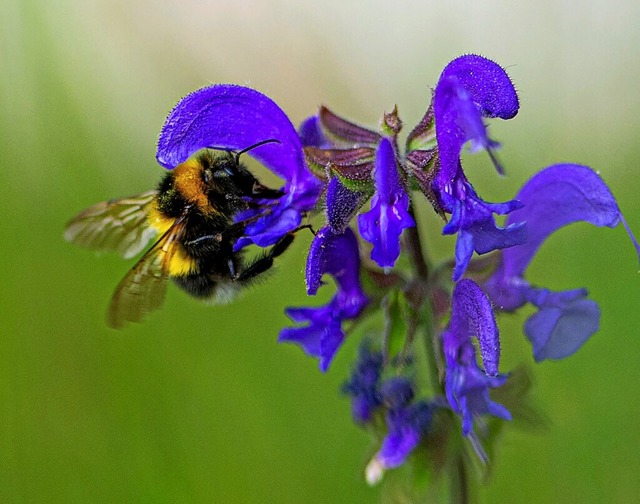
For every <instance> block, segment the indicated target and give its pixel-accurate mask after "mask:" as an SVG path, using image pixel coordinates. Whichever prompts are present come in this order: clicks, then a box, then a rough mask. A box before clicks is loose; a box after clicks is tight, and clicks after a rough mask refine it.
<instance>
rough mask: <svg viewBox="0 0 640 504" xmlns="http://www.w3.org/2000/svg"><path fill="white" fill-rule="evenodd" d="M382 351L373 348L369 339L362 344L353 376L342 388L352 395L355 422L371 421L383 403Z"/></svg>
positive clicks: (352, 410) (352, 411)
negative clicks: (380, 388)
mask: <svg viewBox="0 0 640 504" xmlns="http://www.w3.org/2000/svg"><path fill="white" fill-rule="evenodd" d="M382 363H383V359H382V352H378V351H374V350H372V349H371V344H370V342H369V341H367V340H365V341H364V342H363V344H361V345H360V350H359V352H358V361H357V362H356V366H355V367H354V369H353V370H352V372H351V378H350V379H349V381H348V382H346V383H345V384H344V385H343V387H342V390H343V392H345V393H347V394H349V395H350V396H351V413H352V416H353V419H354V421H355V422H357V423H359V424H364V423H367V422H369V421H371V419H372V417H373V413H374V411H375V410H376V409H378V408H379V407H380V405H381V404H382V399H381V397H380V392H379V391H378V385H379V382H380V377H381V375H382Z"/></svg>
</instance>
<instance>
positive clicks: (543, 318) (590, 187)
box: [485, 164, 640, 361]
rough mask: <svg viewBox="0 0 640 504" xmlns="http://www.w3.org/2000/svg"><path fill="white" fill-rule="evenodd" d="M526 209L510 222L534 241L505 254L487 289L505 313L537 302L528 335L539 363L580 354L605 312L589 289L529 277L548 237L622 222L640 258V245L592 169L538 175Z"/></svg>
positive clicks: (526, 189)
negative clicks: (538, 283) (578, 226)
mask: <svg viewBox="0 0 640 504" xmlns="http://www.w3.org/2000/svg"><path fill="white" fill-rule="evenodd" d="M517 199H518V200H519V201H521V202H522V204H523V207H522V209H521V210H517V211H514V212H513V213H512V214H511V215H509V217H508V218H507V223H509V222H512V221H514V222H515V221H526V223H527V230H528V239H527V241H526V242H525V243H524V244H522V245H518V246H515V247H512V248H509V249H505V250H504V251H502V259H501V263H500V266H499V267H498V269H497V271H496V272H495V274H494V275H493V276H492V277H491V278H490V279H489V281H488V282H487V283H486V285H485V289H486V290H487V292H488V293H489V295H490V297H491V299H492V300H493V302H494V303H495V304H496V305H497V306H498V307H499V308H500V309H501V310H503V311H509V312H511V311H514V310H516V309H518V308H520V307H521V306H523V305H524V304H526V303H531V304H532V305H534V306H535V307H536V308H538V311H537V312H536V313H534V314H533V315H532V316H531V317H529V318H528V319H527V321H526V323H525V326H524V331H525V334H526V336H527V338H528V339H529V341H530V342H531V344H532V345H533V354H534V357H535V359H536V361H542V360H544V359H563V358H565V357H568V356H570V355H572V354H573V353H575V352H576V351H577V350H578V349H579V348H580V347H581V346H582V345H583V344H584V343H585V341H586V340H587V339H589V337H590V336H591V335H592V334H594V333H595V332H596V331H597V330H598V326H599V320H600V309H599V308H598V305H597V303H596V302H595V301H592V300H590V299H587V291H586V289H577V290H570V291H564V292H552V291H549V290H547V289H543V288H537V287H532V286H531V285H530V284H529V283H528V282H527V281H526V280H525V279H524V275H525V272H526V269H527V267H528V266H529V263H530V262H531V260H532V259H533V257H534V255H535V253H536V252H537V251H538V248H539V247H540V245H542V243H543V242H544V241H545V240H546V238H547V237H548V236H549V235H550V234H552V233H553V232H554V231H556V230H557V229H559V228H561V227H563V226H566V225H567V224H571V223H573V222H579V221H584V222H589V223H591V224H593V225H594V226H607V227H611V228H613V227H615V226H617V225H618V223H619V222H622V223H623V224H624V226H625V228H626V229H627V232H628V234H629V236H630V238H631V240H632V242H633V244H634V246H635V248H636V252H637V253H638V255H639V256H640V246H639V245H638V242H637V241H636V239H635V238H634V236H633V234H632V233H631V230H630V229H629V227H628V226H627V224H626V222H625V220H624V218H623V217H622V213H621V212H620V208H618V204H617V203H616V200H615V198H614V197H613V194H611V191H610V190H609V188H608V187H607V185H606V184H605V183H604V181H603V180H602V179H601V178H600V176H599V175H598V174H597V173H596V172H594V171H593V170H591V169H590V168H588V167H586V166H580V165H573V164H558V165H553V166H550V167H548V168H546V169H544V170H542V171H540V172H539V173H537V174H536V175H534V176H533V177H532V178H531V179H530V180H529V181H528V182H527V183H525V185H524V186H523V187H522V189H520V192H519V193H518V195H517Z"/></svg>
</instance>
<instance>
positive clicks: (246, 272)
mask: <svg viewBox="0 0 640 504" xmlns="http://www.w3.org/2000/svg"><path fill="white" fill-rule="evenodd" d="M301 229H311V232H313V229H312V228H311V225H310V224H305V225H304V226H299V227H297V228H296V229H294V230H292V231H289V232H288V233H287V234H286V235H284V236H283V237H282V238H280V239H279V240H278V241H277V242H276V243H275V244H274V245H273V246H272V247H271V248H270V249H269V250H267V251H266V252H265V253H264V254H263V255H261V256H258V257H257V258H256V259H254V260H253V261H252V262H251V263H249V264H248V265H247V266H246V267H245V268H243V270H242V271H240V272H238V274H237V275H233V273H232V275H231V277H232V278H233V279H234V280H235V281H237V282H244V281H246V280H251V279H252V278H255V277H256V276H258V275H260V274H262V273H264V272H265V271H267V270H268V269H269V268H271V267H272V266H273V259H274V258H276V257H278V256H280V255H282V254H283V253H284V252H285V251H286V250H287V249H288V248H289V247H290V246H291V244H292V243H293V239H294V238H295V236H296V233H297V232H298V231H300V230H301ZM314 234H315V233H314Z"/></svg>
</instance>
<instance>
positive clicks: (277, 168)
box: [156, 84, 310, 184]
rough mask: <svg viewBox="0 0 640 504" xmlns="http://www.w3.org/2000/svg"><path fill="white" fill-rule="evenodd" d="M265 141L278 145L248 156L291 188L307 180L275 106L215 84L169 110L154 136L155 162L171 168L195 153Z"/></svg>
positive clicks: (296, 143) (290, 131)
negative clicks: (287, 182)
mask: <svg viewBox="0 0 640 504" xmlns="http://www.w3.org/2000/svg"><path fill="white" fill-rule="evenodd" d="M269 139H274V140H278V142H279V143H269V144H266V145H262V146H260V147H256V148H255V149H253V150H251V151H250V152H249V153H250V155H251V156H253V157H255V158H256V159H257V160H258V161H260V162H261V163H263V164H264V165H265V166H267V167H268V168H270V169H271V170H272V171H273V172H274V173H275V174H277V175H279V176H280V177H282V178H283V179H285V180H288V181H292V182H293V183H294V184H295V183H296V181H297V179H298V178H299V177H308V176H310V173H309V172H308V171H307V169H306V167H305V164H304V156H303V154H302V144H301V143H300V139H299V138H298V134H297V133H296V130H295V128H294V126H293V124H291V121H290V120H289V118H288V117H287V116H286V114H285V113H284V112H283V111H282V109H280V107H278V105H276V104H275V102H273V101H272V100H271V99H270V98H268V97H267V96H265V95H263V94H262V93H259V92H258V91H255V90H253V89H250V88H247V87H243V86H236V85H233V84H216V85H214V86H209V87H205V88H202V89H199V90H197V91H194V92H193V93H191V94H189V95H187V96H185V97H184V98H183V99H182V100H180V102H179V103H178V104H177V105H176V106H175V107H174V109H173V110H172V111H171V113H170V114H169V116H168V117H167V119H166V121H165V124H164V126H163V127H162V131H161V132H160V138H159V139H158V150H157V153H156V157H157V159H158V162H159V163H160V164H161V165H162V166H164V167H165V168H169V169H172V168H174V167H175V166H177V165H178V164H180V163H182V162H183V161H185V160H186V159H187V158H189V157H190V156H191V155H193V154H194V153H195V152H197V151H198V150H200V149H204V148H207V147H215V148H220V149H230V150H242V149H246V148H247V147H250V146H251V145H254V144H256V143H258V142H262V141H264V140H269Z"/></svg>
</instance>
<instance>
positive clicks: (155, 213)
mask: <svg viewBox="0 0 640 504" xmlns="http://www.w3.org/2000/svg"><path fill="white" fill-rule="evenodd" d="M175 221H176V219H175V218H173V217H167V216H166V215H164V214H163V213H162V212H160V211H159V210H158V208H157V207H156V206H155V205H153V206H152V208H151V209H150V210H149V226H150V227H152V228H153V229H155V230H156V231H157V232H158V236H162V235H163V234H165V233H166V232H167V231H169V228H170V227H171V226H173V224H174V223H175Z"/></svg>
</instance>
